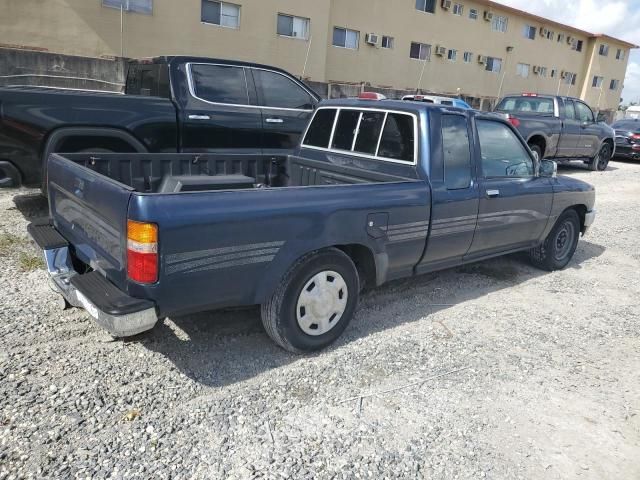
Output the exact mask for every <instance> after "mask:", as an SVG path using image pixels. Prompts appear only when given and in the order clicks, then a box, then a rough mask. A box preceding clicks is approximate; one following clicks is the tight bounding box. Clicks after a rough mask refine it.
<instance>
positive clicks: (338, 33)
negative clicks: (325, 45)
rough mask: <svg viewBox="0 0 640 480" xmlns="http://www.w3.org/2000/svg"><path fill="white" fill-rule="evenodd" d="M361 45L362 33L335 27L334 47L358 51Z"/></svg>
mask: <svg viewBox="0 0 640 480" xmlns="http://www.w3.org/2000/svg"><path fill="white" fill-rule="evenodd" d="M359 43H360V32H358V31H356V30H349V29H348V28H340V27H333V46H334V47H342V48H350V49H352V50H357V49H358V44H359Z"/></svg>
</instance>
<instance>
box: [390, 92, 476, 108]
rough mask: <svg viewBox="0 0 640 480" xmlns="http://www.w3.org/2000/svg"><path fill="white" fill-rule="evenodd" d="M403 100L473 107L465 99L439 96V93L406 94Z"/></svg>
mask: <svg viewBox="0 0 640 480" xmlns="http://www.w3.org/2000/svg"><path fill="white" fill-rule="evenodd" d="M402 100H407V101H411V102H425V103H436V104H438V105H451V106H452V107H458V108H465V109H471V106H470V105H469V104H468V103H467V102H465V101H464V100H460V99H459V98H451V97H439V96H437V95H405V96H404V97H402Z"/></svg>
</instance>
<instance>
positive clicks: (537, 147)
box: [529, 143, 542, 162]
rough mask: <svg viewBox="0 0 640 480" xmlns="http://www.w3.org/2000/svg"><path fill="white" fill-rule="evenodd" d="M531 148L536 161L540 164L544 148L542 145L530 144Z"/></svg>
mask: <svg viewBox="0 0 640 480" xmlns="http://www.w3.org/2000/svg"><path fill="white" fill-rule="evenodd" d="M529 148H530V149H531V152H532V153H533V156H534V157H535V159H536V160H537V161H538V162H539V161H540V160H542V147H541V146H540V145H537V144H535V143H531V144H529Z"/></svg>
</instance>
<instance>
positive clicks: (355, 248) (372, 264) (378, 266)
mask: <svg viewBox="0 0 640 480" xmlns="http://www.w3.org/2000/svg"><path fill="white" fill-rule="evenodd" d="M331 248H335V249H337V250H340V251H341V252H343V253H344V254H345V255H347V256H348V257H349V258H350V259H351V261H352V262H353V263H354V265H355V266H356V269H357V271H358V276H359V279H360V283H361V285H367V286H379V285H381V284H382V283H384V282H385V281H386V278H387V270H388V256H387V253H386V252H380V253H376V252H375V251H374V250H373V249H372V248H371V247H370V246H367V245H365V244H362V243H344V244H332V245H329V244H328V245H322V246H314V248H311V249H305V250H304V251H298V252H295V254H293V255H290V256H288V257H287V258H286V259H283V262H282V263H280V264H279V265H277V266H276V265H274V267H275V268H273V269H270V270H269V271H267V272H266V273H265V274H264V275H263V277H262V281H260V286H259V287H258V289H257V290H256V292H255V299H254V303H256V304H261V303H264V302H265V301H266V300H268V299H269V298H270V297H271V295H273V293H274V292H275V291H276V289H277V287H278V284H279V282H280V281H281V279H282V278H283V277H284V275H286V273H287V271H289V269H290V268H291V267H292V266H293V265H295V264H296V263H297V262H298V260H299V259H301V258H302V257H304V256H306V255H309V254H310V253H314V252H319V251H322V250H327V249H331ZM276 263H278V262H274V264H276Z"/></svg>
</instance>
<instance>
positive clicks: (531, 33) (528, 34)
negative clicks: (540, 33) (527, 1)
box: [522, 25, 536, 40]
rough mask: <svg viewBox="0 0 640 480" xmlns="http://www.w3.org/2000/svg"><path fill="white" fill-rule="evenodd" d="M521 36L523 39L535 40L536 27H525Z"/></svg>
mask: <svg viewBox="0 0 640 480" xmlns="http://www.w3.org/2000/svg"><path fill="white" fill-rule="evenodd" d="M522 35H523V36H524V38H528V39H529V40H535V39H536V27H533V26H531V25H525V26H524V30H523V31H522Z"/></svg>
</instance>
